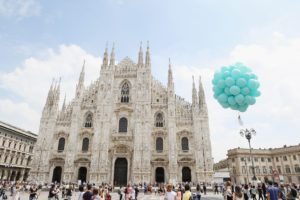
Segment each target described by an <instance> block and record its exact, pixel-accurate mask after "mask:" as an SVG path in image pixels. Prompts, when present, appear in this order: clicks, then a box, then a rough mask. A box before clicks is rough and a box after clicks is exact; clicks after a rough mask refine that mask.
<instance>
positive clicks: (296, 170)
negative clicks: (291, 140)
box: [295, 165, 300, 173]
mask: <svg viewBox="0 0 300 200" xmlns="http://www.w3.org/2000/svg"><path fill="white" fill-rule="evenodd" d="M295 172H296V173H299V172H300V167H299V165H295Z"/></svg>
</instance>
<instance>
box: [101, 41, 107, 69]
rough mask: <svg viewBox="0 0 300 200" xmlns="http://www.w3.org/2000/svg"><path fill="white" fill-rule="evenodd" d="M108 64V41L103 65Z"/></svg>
mask: <svg viewBox="0 0 300 200" xmlns="http://www.w3.org/2000/svg"><path fill="white" fill-rule="evenodd" d="M107 65H108V43H107V42H106V47H105V52H104V56H103V62H102V67H104V68H105V67H107Z"/></svg>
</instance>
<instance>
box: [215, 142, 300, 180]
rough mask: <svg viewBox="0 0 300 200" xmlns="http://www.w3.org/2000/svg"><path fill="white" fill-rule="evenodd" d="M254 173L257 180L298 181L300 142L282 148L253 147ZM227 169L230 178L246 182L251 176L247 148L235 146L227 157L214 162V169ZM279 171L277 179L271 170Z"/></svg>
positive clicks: (299, 172) (299, 173) (250, 162)
mask: <svg viewBox="0 0 300 200" xmlns="http://www.w3.org/2000/svg"><path fill="white" fill-rule="evenodd" d="M252 153H253V161H254V168H255V175H256V177H257V178H258V180H260V181H262V182H265V181H266V180H275V181H283V182H295V183H300V167H299V166H300V144H299V145H296V146H284V147H282V148H273V149H272V148H270V149H253V150H252ZM220 169H229V170H230V177H231V180H232V181H234V182H235V183H238V184H239V183H246V182H248V180H250V181H251V179H252V177H253V171H252V161H251V159H250V153H249V149H242V148H235V149H230V150H228V152H227V159H225V160H221V161H220V162H218V163H216V164H214V170H220ZM274 170H277V171H278V172H279V180H278V179H276V177H275V176H274V175H273V171H274Z"/></svg>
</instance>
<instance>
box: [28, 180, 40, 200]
mask: <svg viewBox="0 0 300 200" xmlns="http://www.w3.org/2000/svg"><path fill="white" fill-rule="evenodd" d="M37 195H38V189H37V187H36V184H34V185H33V186H32V187H30V188H29V200H33V199H37Z"/></svg>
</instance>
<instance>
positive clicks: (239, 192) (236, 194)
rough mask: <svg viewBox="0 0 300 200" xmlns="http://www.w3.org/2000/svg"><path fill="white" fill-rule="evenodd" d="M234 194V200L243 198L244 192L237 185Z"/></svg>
mask: <svg viewBox="0 0 300 200" xmlns="http://www.w3.org/2000/svg"><path fill="white" fill-rule="evenodd" d="M234 191H235V192H234V194H233V200H243V192H242V189H241V188H240V187H239V186H235V188H234Z"/></svg>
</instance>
